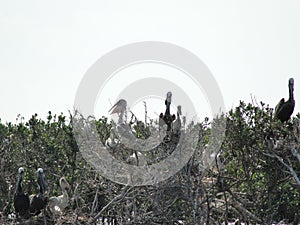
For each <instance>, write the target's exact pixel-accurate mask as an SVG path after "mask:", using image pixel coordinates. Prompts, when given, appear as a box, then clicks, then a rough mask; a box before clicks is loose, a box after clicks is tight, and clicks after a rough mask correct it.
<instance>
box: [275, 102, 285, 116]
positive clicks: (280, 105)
mask: <svg viewBox="0 0 300 225" xmlns="http://www.w3.org/2000/svg"><path fill="white" fill-rule="evenodd" d="M283 104H284V98H282V99H281V100H280V101H279V102H278V104H277V105H276V107H275V116H278V115H279V113H280V111H281V110H282V106H283Z"/></svg>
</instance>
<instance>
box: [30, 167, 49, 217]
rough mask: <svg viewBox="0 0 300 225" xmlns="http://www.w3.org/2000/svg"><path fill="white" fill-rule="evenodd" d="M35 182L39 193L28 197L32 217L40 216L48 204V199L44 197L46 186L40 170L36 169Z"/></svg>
mask: <svg viewBox="0 0 300 225" xmlns="http://www.w3.org/2000/svg"><path fill="white" fill-rule="evenodd" d="M37 182H38V185H39V192H38V193H37V194H36V195H30V199H31V200H30V214H32V215H38V214H40V213H41V211H42V210H43V209H45V207H46V205H47V202H48V198H47V197H46V196H45V195H44V194H45V192H46V184H45V178H44V172H43V169H42V168H38V170H37Z"/></svg>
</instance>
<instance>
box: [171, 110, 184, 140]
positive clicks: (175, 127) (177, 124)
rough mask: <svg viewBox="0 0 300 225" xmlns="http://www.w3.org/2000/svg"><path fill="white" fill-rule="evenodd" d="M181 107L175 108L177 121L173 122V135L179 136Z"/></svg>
mask: <svg viewBox="0 0 300 225" xmlns="http://www.w3.org/2000/svg"><path fill="white" fill-rule="evenodd" d="M181 115H182V113H181V105H179V106H177V119H176V120H175V121H174V122H173V126H172V131H173V134H176V135H179V134H180V130H181Z"/></svg>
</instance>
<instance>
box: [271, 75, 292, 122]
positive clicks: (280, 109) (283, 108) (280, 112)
mask: <svg viewBox="0 0 300 225" xmlns="http://www.w3.org/2000/svg"><path fill="white" fill-rule="evenodd" d="M294 108H295V100H294V79H293V78H290V79H289V99H288V100H287V101H286V102H285V101H284V98H282V99H281V100H280V101H279V103H278V104H277V106H276V107H275V117H276V118H278V119H279V120H280V121H281V122H282V123H283V122H285V121H287V120H289V118H290V117H291V115H292V114H293V111H294Z"/></svg>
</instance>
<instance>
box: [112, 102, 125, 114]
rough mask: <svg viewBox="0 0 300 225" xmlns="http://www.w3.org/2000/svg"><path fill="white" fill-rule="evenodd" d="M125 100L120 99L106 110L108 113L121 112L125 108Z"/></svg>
mask: <svg viewBox="0 0 300 225" xmlns="http://www.w3.org/2000/svg"><path fill="white" fill-rule="evenodd" d="M126 105H127V102H126V101H125V100H124V99H120V100H119V101H118V102H117V103H116V104H114V105H113V107H111V109H110V110H109V111H108V112H109V113H110V114H114V113H121V112H122V111H124V110H125V109H126Z"/></svg>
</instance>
